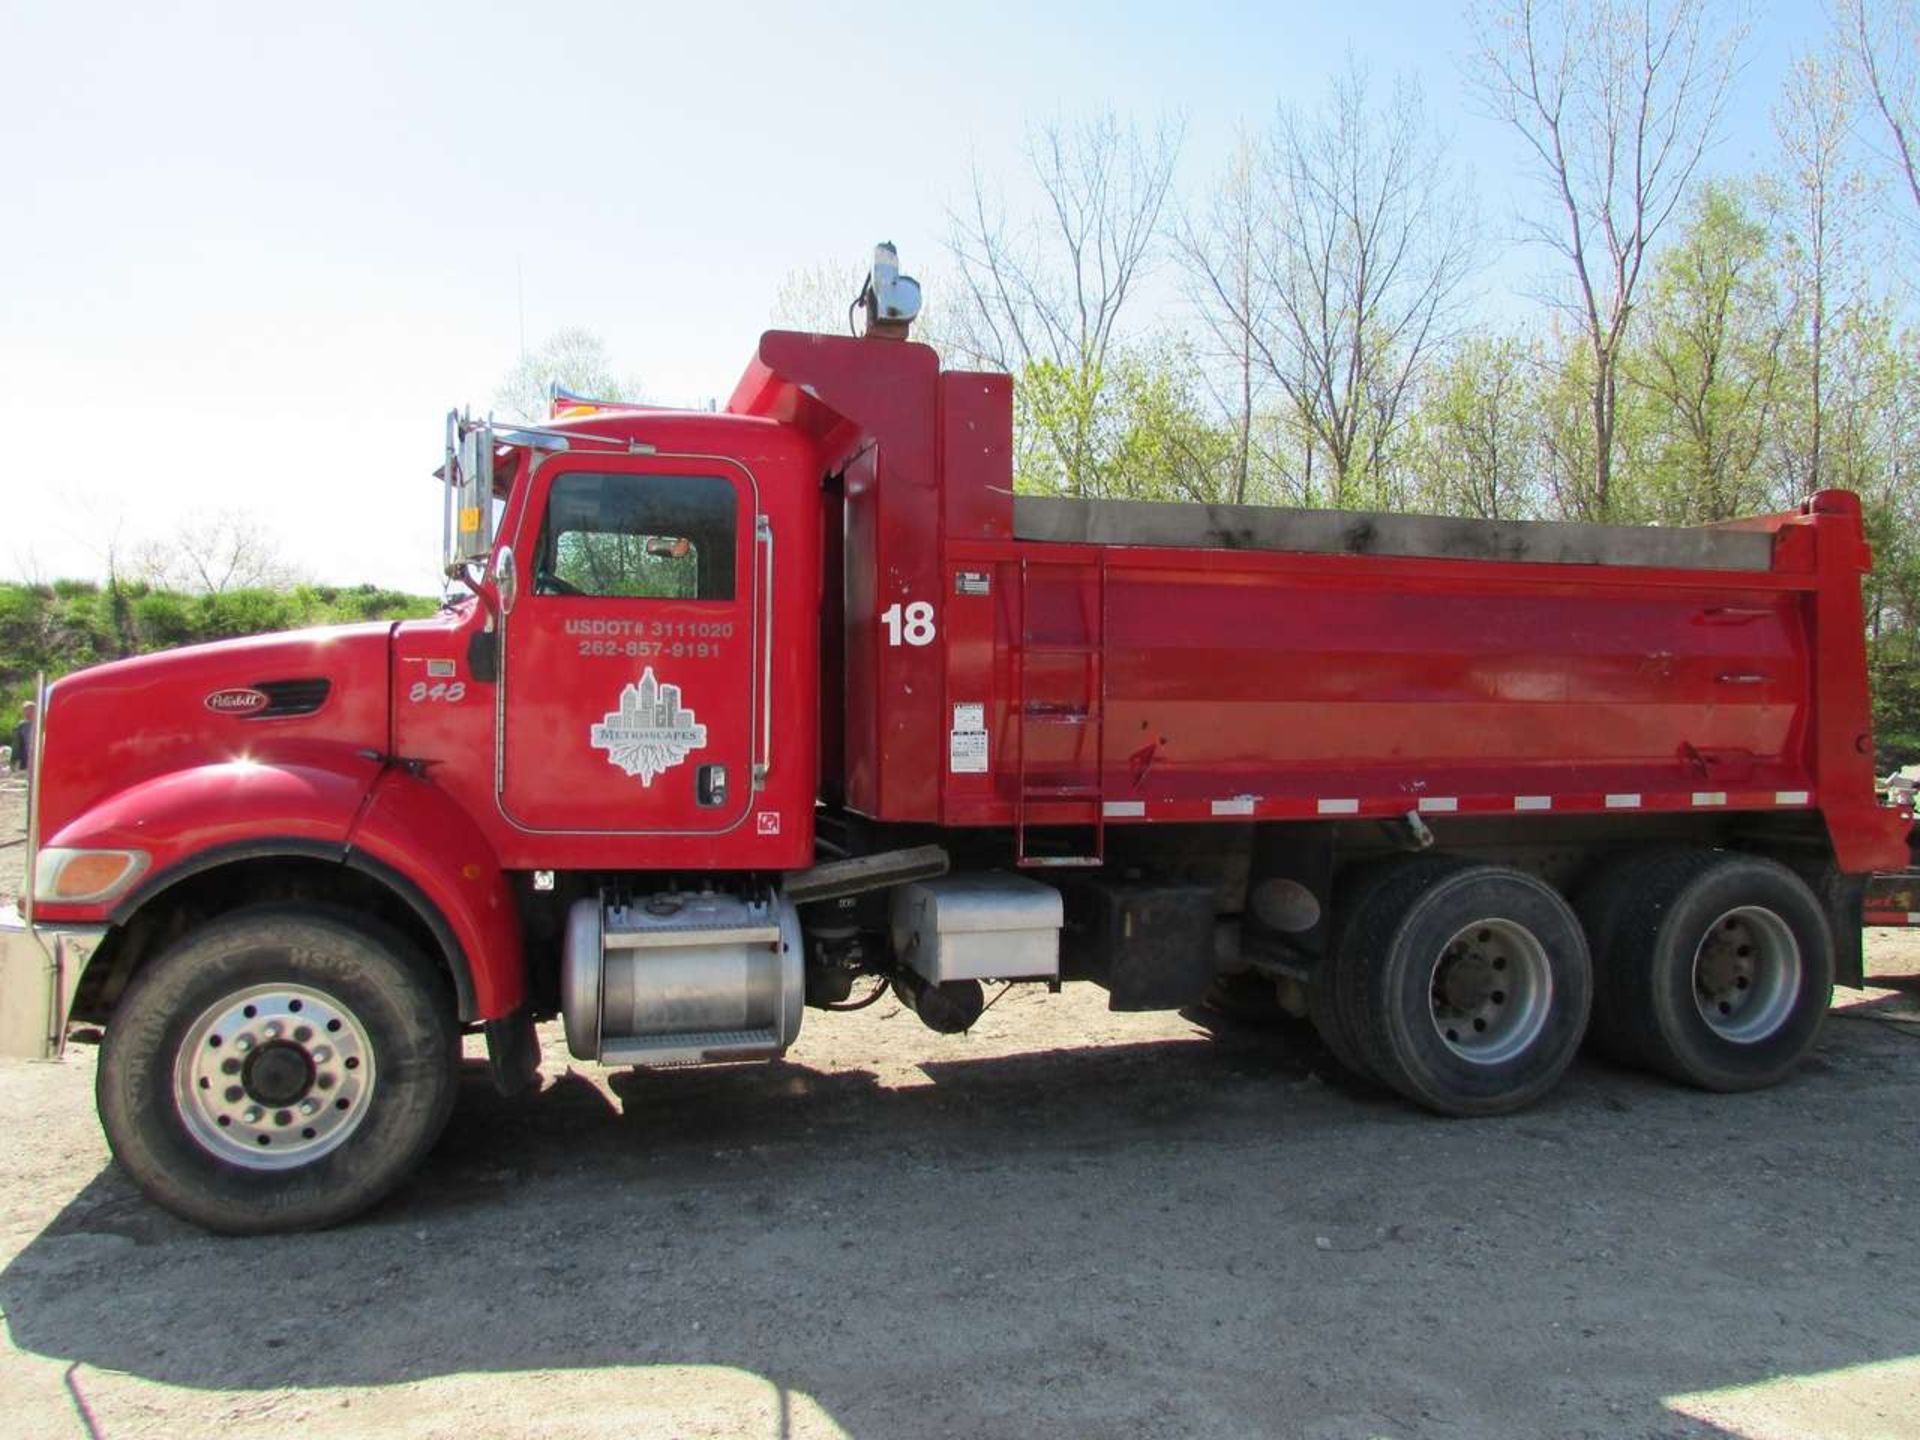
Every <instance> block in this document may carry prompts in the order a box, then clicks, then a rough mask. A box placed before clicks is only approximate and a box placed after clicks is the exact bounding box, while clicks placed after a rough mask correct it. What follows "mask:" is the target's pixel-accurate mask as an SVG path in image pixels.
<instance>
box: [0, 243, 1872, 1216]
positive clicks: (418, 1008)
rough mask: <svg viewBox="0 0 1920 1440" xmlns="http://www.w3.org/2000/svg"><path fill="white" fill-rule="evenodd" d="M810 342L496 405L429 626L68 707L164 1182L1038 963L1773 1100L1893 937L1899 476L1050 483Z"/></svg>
mask: <svg viewBox="0 0 1920 1440" xmlns="http://www.w3.org/2000/svg"><path fill="white" fill-rule="evenodd" d="M864 299H865V301H866V314H867V325H866V333H865V334H864V335H863V336H861V337H858V338H850V337H840V338H833V337H827V336H822V335H808V334H793V333H783V332H774V333H770V334H767V335H764V336H762V337H761V339H760V342H759V346H758V348H757V350H756V351H755V352H754V355H753V357H752V359H751V361H750V362H749V363H748V365H747V368H746V372H745V374H744V375H743V376H742V377H741V379H740V383H739V385H738V386H737V387H736V389H735V390H734V392H733V395H732V398H731V400H730V401H729V402H728V404H727V405H726V407H725V409H724V411H722V412H720V413H690V412H685V411H675V410H665V409H655V408H649V407H644V406H635V405H615V404H599V403H592V402H576V401H575V400H574V399H573V397H565V396H563V397H561V400H562V403H561V404H560V405H559V406H558V407H557V413H556V418H555V419H553V420H552V422H551V423H549V424H543V425H539V426H532V425H527V426H513V427H508V426H494V425H492V424H490V423H484V422H477V421H468V420H465V419H461V418H459V417H457V416H455V417H450V419H449V441H448V446H447V461H446V466H445V468H444V470H443V471H442V472H441V475H442V479H443V481H444V484H445V491H446V498H447V523H446V548H447V554H446V564H447V571H448V574H449V576H450V577H451V580H452V581H453V582H454V583H453V586H452V589H451V598H450V599H449V600H448V602H447V604H446V606H445V607H444V609H443V610H442V612H441V613H440V614H439V615H438V616H436V617H434V618H432V619H426V620H419V621H410V622H406V623H402V624H368V625H357V626H346V627H341V628H333V629H325V630H314V631H307V632H301V633H294V634H283V635H271V636H262V637H259V638H256V639H246V640H236V641H232V642H227V643H222V644H215V645H205V646H198V647H194V648H191V649H185V650H178V651H174V652H170V653H166V654H159V655H151V656H144V657H141V658H138V659H133V660H126V661H121V662H117V663H114V664H109V665H103V666H99V667H97V668H94V669H90V670H86V671H82V672H80V673H78V674H75V675H71V676H68V677H66V678H65V679H62V680H60V681H59V682H58V683H57V684H54V685H53V686H52V687H51V688H50V689H48V690H47V691H46V693H45V695H44V696H43V703H42V705H41V707H40V733H39V743H38V744H37V745H36V746H35V747H34V765H35V767H36V770H37V775H36V777H35V781H34V784H33V788H32V796H33V803H32V807H31V808H32V813H31V816H30V822H29V823H30V839H29V844H30V847H31V851H32V859H31V868H30V872H29V873H30V876H31V881H30V884H29V886H28V892H27V893H26V894H25V895H23V896H22V897H21V904H20V910H19V912H18V913H17V914H9V915H7V916H6V917H5V920H4V924H0V963H3V965H4V969H3V970H0V1041H3V1042H4V1046H5V1049H7V1050H8V1051H10V1052H12V1053H27V1054H47V1053H50V1052H52V1051H54V1050H55V1049H57V1047H58V1046H59V1045H60V1044H61V1042H62V1038H63V1035H64V1033H65V1031H66V1029H67V1027H68V1026H69V1025H70V1024H73V1023H75V1022H84V1023H86V1024H88V1025H97V1026H104V1040H103V1042H102V1054H101V1056H100V1064H99V1078H98V1102H99V1110H100V1115H101V1119H102V1123H103V1125H104V1127H105V1130H106V1134H107V1138H108V1140H109V1141H110V1143H111V1145H112V1148H113V1152H114V1154H115V1156H116V1157H117V1159H118V1160H119V1162H120V1164H121V1165H123V1166H124V1167H125V1168H126V1170H127V1171H128V1172H129V1173H130V1174H131V1175H132V1176H133V1178H134V1179H135V1180H137V1181H138V1183H139V1184H140V1185H141V1187H142V1188H143V1189H144V1190H145V1191H146V1193H147V1194H148V1195H150V1196H151V1197H152V1198H153V1199H154V1200H156V1201H158V1202H159V1203H160V1204H162V1205H164V1206H166V1207H168V1208H169V1209H172V1210H174V1211H176V1212H177V1213H179V1214H181V1215H184V1216H186V1217H188V1218H190V1219H192V1220H194V1221H197V1222H199V1223H200V1224H202V1225H205V1226H208V1227H210V1228H213V1229H216V1230H222V1231H266V1230H279V1229H289V1228H298V1227H308V1226H316V1225H324V1224H328V1223H331V1222H335V1221H338V1220H340V1219H342V1218H344V1217H346V1216H349V1215H352V1214H354V1213H355V1212H357V1211H359V1210H361V1209H362V1208H364V1207H365V1206H367V1205H368V1204H370V1203H372V1202H373V1201H374V1200H375V1199H377V1198H378V1197H379V1196H381V1195H382V1194H383V1193H385V1192H386V1191H387V1190H389V1189H390V1188H391V1187H392V1186H393V1185H394V1184H395V1183H396V1182H397V1181H399V1180H400V1179H401V1178H402V1177H403V1176H404V1175H405V1174H406V1173H407V1172H408V1171H409V1170H410V1169H411V1168H412V1167H413V1166H414V1165H415V1164H416V1163H417V1162H418V1161H419V1160H420V1159H421V1157H422V1156H423V1155H424V1154H425V1153H426V1152H427V1150H428V1149H429V1148H430V1147H431V1146H432V1144H433V1143H434V1140H435V1138H436V1136H437V1135H438V1133H439V1131H440V1129H441V1127H442V1125H443V1123H444V1122H445V1120H446V1118H447V1115H448V1112H449V1109H450V1107H451V1106H452V1104H453V1098H454V1076H455V1065H456V1058H457V1055H458V1053H459V1049H460V1040H461V1036H462V1035H463V1034H472V1033H479V1034H482V1035H484V1037H485V1040H486V1044H487V1047H488V1053H489V1056H490V1059H491V1066H492V1071H493V1075H494V1078H495V1080H496V1082H497V1083H498V1084H499V1085H500V1086H501V1087H502V1088H503V1089H504V1090H506V1091H508V1092H513V1091H515V1090H519V1089H523V1088H525V1087H527V1086H528V1085H530V1084H532V1083H536V1082H535V1075H536V1073H537V1070H536V1067H537V1061H538V1042H537V1040H536V1035H535V1029H534V1026H535V1022H536V1021H540V1020H544V1019H549V1018H553V1017H559V1018H561V1019H562V1020H563V1021H564V1025H565V1034H566V1040H567V1044H568V1045H569V1046H570V1048H571V1050H572V1052H573V1053H574V1055H576V1056H578V1057H580V1058H581V1059H583V1060H588V1061H598V1062H602V1063H605V1064H608V1065H618V1066H633V1065H643V1066H652V1065H687V1064H703V1063H727V1062H738V1061H746V1060H761V1059H767V1058H771V1057H774V1056H778V1055H780V1054H781V1053H782V1052H784V1051H785V1050H786V1049H787V1048H788V1047H789V1046H790V1045H792V1044H793V1043H794V1040H795V1037H796V1036H797V1034H798V1033H799V1030H800V1025H801V1018H802V1015H803V1013H804V1011H805V1008H806V1007H808V1006H813V1007H817V1008H823V1009H828V1010H832V1009H836V1008H847V1007H849V1006H853V1005H857V1004H859V1003H860V1002H861V1001H862V1000H864V999H867V998H869V997H871V996H874V995H877V994H878V993H879V992H880V991H881V990H882V989H885V990H889V991H891V993H893V994H894V995H896V996H897V997H898V998H899V999H900V1000H901V1002H903V1004H904V1005H905V1006H906V1007H908V1008H910V1009H911V1010H912V1011H913V1012H914V1013H915V1014H917V1015H918V1016H919V1018H920V1019H921V1020H922V1021H924V1022H925V1023H926V1024H927V1025H929V1026H931V1027H932V1028H934V1029H935V1030H939V1031H958V1030H964V1029H965V1028H967V1027H968V1026H969V1025H970V1024H971V1023H972V1022H973V1020H974V1019H975V1018H976V1017H977V1016H978V1014H979V1013H980V1010H981V1006H982V1000H983V990H982V984H983V982H988V981H1006V982H1014V981H1024V982H1037V983H1044V984H1047V985H1055V986H1057V985H1058V984H1059V983H1061V982H1062V981H1065V980H1085V981H1088V982H1091V983H1093V984H1096V985H1100V986H1103V987H1105V988H1106V990H1107V991H1108V992H1109V995H1110V999H1111V1003H1112V1005H1113V1006H1114V1008H1116V1009H1148V1008H1160V1007H1184V1006H1188V1005H1193V1004H1197V1003H1202V1002H1205V1001H1207V1000H1208V999H1209V998H1211V999H1213V1000H1216V1001H1221V1002H1224V1003H1231V1002H1235V1001H1240V1000H1244V999H1246V998H1248V997H1252V998H1255V999H1258V1000H1260V1001H1262V1002H1264V1003H1267V1004H1269V1005H1272V1004H1278V1005H1279V1006H1280V1007H1282V1008H1284V1009H1287V1010H1291V1011H1294V1012H1296V1013H1302V1014H1306V1015H1310V1016H1311V1018H1312V1020H1313V1022H1314V1023H1315V1025H1316V1026H1317V1028H1318V1031H1319V1034H1320V1036H1321V1037H1322V1038H1323V1039H1324V1042H1325V1046H1326V1048H1327V1050H1328V1051H1329V1052H1330V1054H1331V1055H1332V1056H1333V1057H1336V1058H1337V1060H1338V1061H1339V1062H1340V1063H1341V1064H1343V1065H1345V1066H1347V1067H1349V1068H1350V1069H1351V1070H1353V1071H1354V1072H1356V1073H1358V1074H1360V1075H1363V1076H1366V1077H1370V1078H1371V1079H1373V1080H1375V1081H1377V1082H1380V1083H1382V1084H1384V1085H1386V1086H1388V1087H1391V1088H1392V1089H1394V1090H1396V1091H1398V1092H1399V1093H1401V1094H1402V1095H1404V1096H1405V1097H1406V1098H1407V1099H1408V1100H1410V1101H1411V1102H1413V1103H1415V1104H1417V1105H1420V1106H1424V1107H1426V1108H1428V1109H1430V1110H1434V1111H1437V1112H1441V1113H1444V1114H1452V1115H1488V1114H1496V1113H1500V1112H1505V1111H1510V1110H1513V1109H1515V1108H1517V1107H1519V1106H1523V1105H1525V1104H1527V1103H1529V1102H1531V1101H1533V1100H1535V1099H1536V1098H1538V1097H1539V1096H1540V1095H1542V1094H1543V1093H1544V1092H1545V1091H1546V1090H1547V1089H1548V1088H1549V1087H1551V1086H1552V1085H1553V1084H1554V1083H1555V1081H1556V1080H1557V1079H1558V1078H1559V1077H1560V1075H1561V1073H1562V1072H1563V1071H1564V1069H1565V1068H1566V1066H1567V1064H1568V1063H1569V1061H1570V1059H1571V1058H1572V1057H1573V1055H1574V1053H1575V1051H1576V1049H1577V1048H1578V1047H1579V1046H1580V1045H1581V1043H1582V1041H1583V1039H1591V1040H1592V1041H1593V1042H1594V1043H1595V1044H1597V1045H1599V1046H1601V1047H1604V1048H1605V1049H1606V1050H1607V1051H1609V1052H1610V1053H1612V1054H1614V1055H1616V1056H1618V1057H1621V1058H1622V1059H1624V1060H1626V1061H1629V1062H1632V1063H1637V1064H1641V1065H1644V1066H1647V1067H1649V1068H1651V1069H1654V1070H1657V1071H1660V1072H1662V1073H1664V1074H1667V1075H1669V1076H1672V1077H1674V1078H1676V1079H1678V1080H1681V1081H1684V1082H1689V1083H1692V1084H1695V1085H1698V1086H1701V1087H1704V1088H1706V1089H1710V1090H1735V1089H1741V1088H1746V1087H1752V1086H1759V1085H1765V1084H1768V1083H1770V1082H1772V1081H1774V1080H1776V1079H1778V1078H1780V1077H1781V1076H1782V1075H1783V1074H1785V1073H1786V1072H1787V1071H1788V1070H1789V1069H1790V1068H1791V1067H1792V1066H1793V1064H1794V1063H1795V1061H1796V1060H1797V1059H1798V1058H1799V1057H1800V1056H1801V1055H1802V1054H1803V1053H1804V1052H1805V1051H1806V1049H1807V1047H1808V1045H1809V1044H1810V1043H1811V1042H1812V1040H1813V1037H1814V1034H1815V1031H1816V1030H1817V1028H1818V1026H1819V1025H1820V1023H1821V1018H1822V1016H1823V1014H1824V1013H1825V1011H1826V1009H1827V1005H1828V1001H1829V992H1830V988H1831V986H1832V985H1833V984H1834V983H1835V981H1836V978H1838V979H1839V980H1841V981H1851V980H1855V979H1857V978H1858V977H1859V974H1860V969H1861V952H1860V921H1861V895H1862V887H1863V884H1864V880H1865V877H1866V876H1867V875H1869V874H1870V873H1871V872H1874V871H1876V870H1885V869H1891V868H1893V867H1895V866H1896V865H1899V864H1902V863H1904V861H1905V857H1906V848H1905V831H1906V826H1907V819H1906V818H1905V817H1904V816H1902V815H1900V814H1898V813H1896V812H1894V811H1892V810H1890V809H1887V808H1885V807H1883V806H1881V805H1879V804H1878V803H1877V802H1876V800H1875V795H1874V775H1873V769H1872V766H1873V745H1872V738H1871V735H1870V733H1869V710H1868V697H1867V682H1866V665H1865V655H1864V650H1863V643H1862V632H1861V604H1860V580H1861V576H1862V574H1863V573H1864V572H1865V571H1866V570H1867V568H1868V564H1869V554H1868V550H1867V546H1866V544H1865V542H1864V540H1863V536H1862V530H1861V522H1860V510H1859V506H1858V503H1857V502H1856V500H1855V498H1854V497H1853V496H1852V495H1849V494H1846V493H1842V492H1834V491H1829V492H1824V493H1821V494H1818V495H1815V496H1813V497H1812V498H1811V499H1809V500H1808V501H1807V502H1806V503H1805V504H1804V505H1802V506H1801V507H1800V508H1799V509H1797V510H1795V511H1793V512H1791V513H1788V514H1783V515H1774V516H1768V517H1764V518H1758V519H1752V520H1743V521H1739V522H1735V523H1730V524H1725V525H1717V526H1711V527H1707V528H1701V529H1633V528H1616V527H1602V526H1588V525H1570V524H1545V523H1516V522H1480V521H1467V520H1456V519H1440V518H1431V517H1419V516H1389V515H1367V514H1347V513H1333V512H1325V511H1318V512H1307V511H1291V510H1280V509H1265V508H1256V507H1227V506H1217V507H1216V506H1203V505H1164V504H1146V503H1133V502H1117V501H1106V500H1080V499H1067V498H1054V497H1038V496H1032V497H1030V496H1025V495H1016V494H1015V493H1014V485H1013V475H1012V461H1011V457H1012V381H1011V380H1010V379H1009V377H1007V376H1005V375H999V374H978V373H970V372H965V371H954V370H942V368H941V366H940V363H939V358H938V356H937V355H936V354H935V353H934V352H933V351H932V350H931V349H928V348H927V347H925V346H923V345H920V344H916V343H913V342H911V341H909V340H908V339H907V338H906V332H907V327H908V325H909V323H910V322H911V320H912V318H913V315H914V312H915V310H916V308H917V300H918V292H917V288H916V287H914V286H913V284H912V282H911V281H910V280H908V279H907V278H905V277H903V276H900V275H899V274H898V272H897V267H896V266H895V265H894V263H893V262H892V258H891V254H890V252H889V251H887V250H886V249H885V248H884V247H883V249H882V251H881V252H880V254H879V257H878V259H877V261H876V265H875V267H874V273H873V276H872V278H871V280H870V282H869V284H868V287H867V290H866V294H865V296H864Z"/></svg>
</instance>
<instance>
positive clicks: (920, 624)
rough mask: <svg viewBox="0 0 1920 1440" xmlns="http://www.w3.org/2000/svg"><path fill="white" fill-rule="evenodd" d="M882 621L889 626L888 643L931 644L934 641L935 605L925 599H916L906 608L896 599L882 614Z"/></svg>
mask: <svg viewBox="0 0 1920 1440" xmlns="http://www.w3.org/2000/svg"><path fill="white" fill-rule="evenodd" d="M880 623H881V624H882V625H885V626H886V627H887V644H889V645H898V644H900V643H901V642H903V641H904V642H905V643H906V644H908V645H931V644H932V643H933V634H934V631H933V606H932V604H931V603H929V602H928V601H925V600H915V601H914V602H913V603H911V604H910V605H908V606H907V608H906V609H905V610H902V609H901V608H900V602H899V601H898V600H896V601H894V602H893V604H891V605H889V606H888V607H887V608H886V609H885V610H884V611H882V612H881V615H880Z"/></svg>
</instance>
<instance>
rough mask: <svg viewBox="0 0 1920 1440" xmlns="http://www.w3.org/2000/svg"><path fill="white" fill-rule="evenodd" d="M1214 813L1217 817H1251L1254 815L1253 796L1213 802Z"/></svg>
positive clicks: (1239, 796) (1238, 796)
mask: <svg viewBox="0 0 1920 1440" xmlns="http://www.w3.org/2000/svg"><path fill="white" fill-rule="evenodd" d="M1213 813H1214V814H1216V815H1251V814H1253V797H1252V796H1251V795H1236V796H1234V797H1233V799H1231V800H1216V801H1214V802H1213Z"/></svg>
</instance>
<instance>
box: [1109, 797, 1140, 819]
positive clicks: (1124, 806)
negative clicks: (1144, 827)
mask: <svg viewBox="0 0 1920 1440" xmlns="http://www.w3.org/2000/svg"><path fill="white" fill-rule="evenodd" d="M1100 808H1101V809H1102V810H1103V811H1104V812H1105V813H1106V814H1108V815H1110V816H1119V817H1125V816H1128V815H1135V816H1139V815H1145V814H1146V813H1147V802H1146V801H1144V800H1109V801H1107V803H1106V804H1105V805H1102V806H1101V807H1100Z"/></svg>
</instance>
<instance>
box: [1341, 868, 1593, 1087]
mask: <svg viewBox="0 0 1920 1440" xmlns="http://www.w3.org/2000/svg"><path fill="white" fill-rule="evenodd" d="M1329 959H1330V961H1331V970H1330V972H1329V973H1328V975H1327V976H1326V978H1325V980H1324V981H1323V990H1322V1011H1323V1012H1324V1014H1325V1016H1326V1019H1325V1021H1324V1023H1323V1024H1322V1031H1321V1033H1322V1036H1323V1038H1324V1039H1326V1041H1327V1045H1328V1049H1329V1050H1331V1051H1333V1052H1334V1054H1335V1055H1336V1057H1341V1056H1342V1052H1343V1051H1344V1052H1345V1053H1346V1055H1348V1056H1351V1057H1352V1058H1351V1059H1347V1060H1344V1061H1343V1063H1347V1064H1348V1065H1349V1067H1350V1068H1352V1067H1353V1066H1354V1064H1355V1062H1356V1061H1357V1062H1358V1063H1359V1064H1363V1065H1364V1066H1365V1070H1364V1071H1363V1072H1362V1073H1363V1074H1366V1075H1370V1076H1371V1077H1374V1078H1377V1079H1379V1080H1380V1081H1382V1082H1384V1083H1385V1084H1386V1085H1388V1086H1390V1087H1391V1088H1392V1089H1394V1090H1396V1091H1398V1092H1399V1093H1400V1094H1401V1095H1403V1096H1405V1097H1406V1098H1407V1099H1409V1100H1411V1101H1413V1102H1414V1103H1415V1104H1417V1105H1420V1106H1423V1107H1424V1108H1426V1109H1428V1110H1432V1111H1434V1112H1436V1113H1438V1114H1442V1115H1462V1116H1466V1115H1502V1114H1506V1113H1508V1112H1510V1111H1513V1110H1519V1109H1522V1108H1524V1107H1525V1106H1528V1105H1531V1104H1532V1103H1533V1102H1534V1101H1536V1100H1538V1099H1539V1098H1540V1097H1541V1096H1542V1095H1544V1094H1546V1093H1547V1091H1549V1090H1550V1089H1552V1088H1553V1086H1554V1085H1555V1084H1556V1083H1558V1081H1559V1079H1560V1077H1561V1076H1562V1075H1563V1074H1564V1073H1565V1072H1566V1069H1567V1066H1568V1065H1569V1064H1571V1063H1572V1060H1573V1057H1574V1054H1575V1053H1576V1052H1577V1051H1578V1049H1579V1045H1580V1037H1581V1034H1582V1033H1583V1031H1584V1030H1585V1028H1586V1023H1587V1015H1588V1011H1589V1008H1590V1005H1591V1001H1592V988H1593V982H1592V971H1591V967H1590V964H1589V960H1588V954H1587V942H1586V937H1585V935H1584V933H1583V932H1582V931H1581V928H1580V922H1579V920H1578V919H1577V918H1576V917H1575V916H1574V913H1573V911H1572V910H1571V909H1570V908H1569V907H1568V905H1567V903H1566V902H1565V901H1564V900H1562V899H1561V898H1560V896H1559V895H1558V894H1557V893H1556V892H1555V891H1554V890H1553V889H1552V888H1551V887H1549V886H1547V885H1545V884H1544V883H1542V882H1541V881H1539V880H1536V879H1534V878H1533V877H1532V876H1530V875H1526V874H1523V873H1521V872H1520V871H1517V870H1509V869H1506V868H1504V867H1500V866H1494V865H1477V864H1473V863H1471V862H1466V861H1458V860H1450V859H1446V858H1443V857H1433V858H1427V859H1420V860H1413V861H1406V862H1402V863H1401V864H1398V865H1395V866H1392V867H1389V868H1388V869H1387V870H1385V871H1383V872H1380V873H1379V874H1377V875H1375V876H1373V877H1371V878H1370V879H1369V880H1368V881H1367V882H1365V883H1363V884H1362V885H1361V886H1360V887H1358V888H1357V889H1356V891H1355V893H1354V899H1353V909H1352V911H1351V913H1350V919H1349V921H1348V923H1347V924H1346V925H1345V926H1344V927H1343V928H1342V932H1341V934H1340V935H1339V937H1338V939H1337V941H1336V944H1335V947H1334V950H1333V953H1332V954H1331V956H1330V957H1329Z"/></svg>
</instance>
